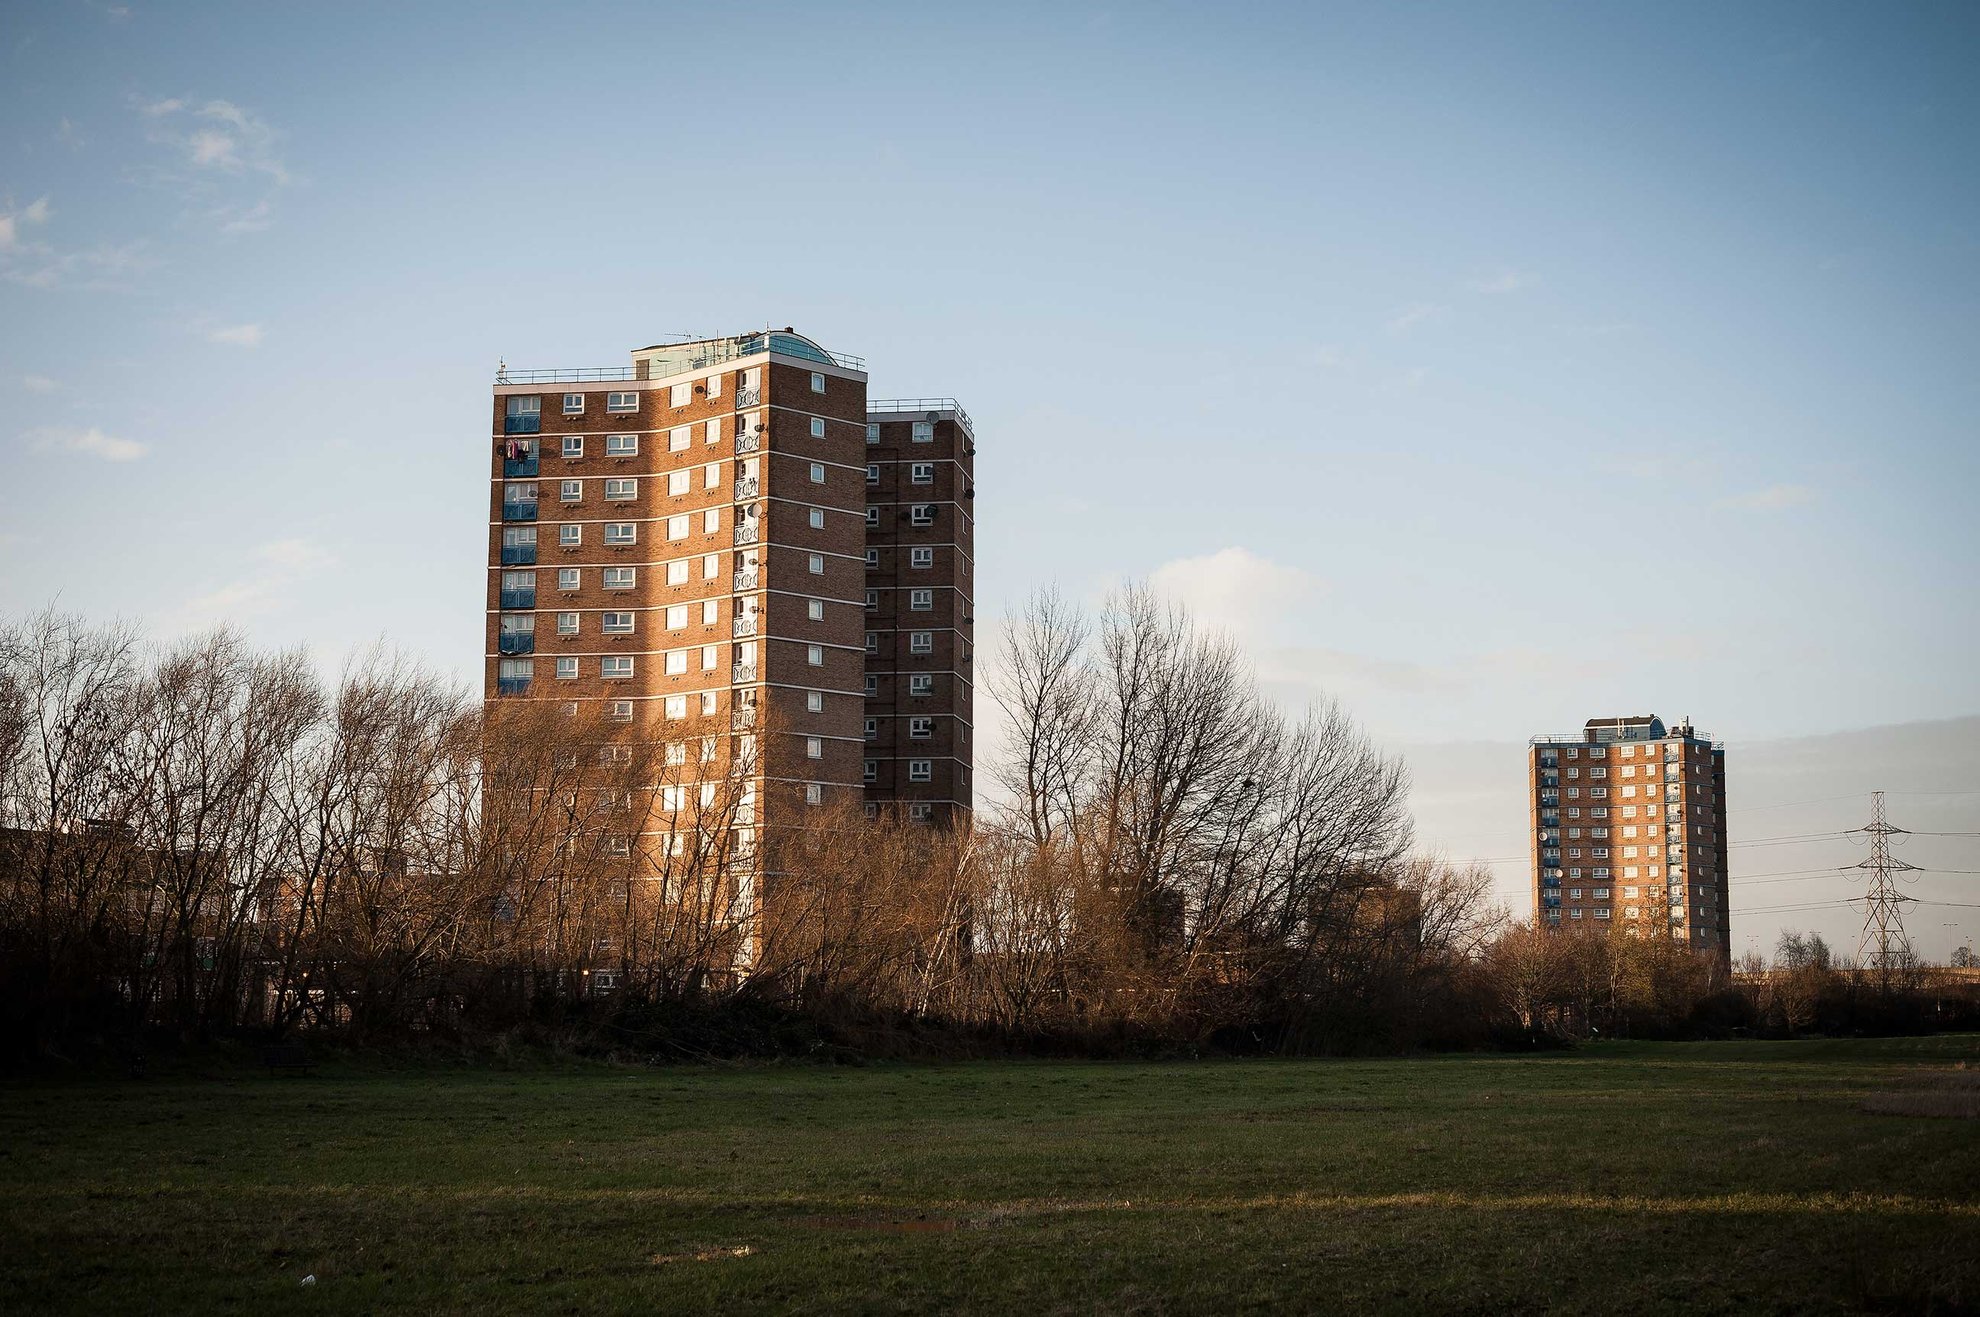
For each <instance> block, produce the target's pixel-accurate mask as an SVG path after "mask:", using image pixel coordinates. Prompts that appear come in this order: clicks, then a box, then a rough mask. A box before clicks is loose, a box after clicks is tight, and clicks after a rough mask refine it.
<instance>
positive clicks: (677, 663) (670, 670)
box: [663, 649, 688, 677]
mask: <svg viewBox="0 0 1980 1317" xmlns="http://www.w3.org/2000/svg"><path fill="white" fill-rule="evenodd" d="M687 661H688V652H687V651H686V650H684V649H670V650H668V651H667V659H666V662H665V664H664V665H663V666H664V667H665V669H666V673H667V675H668V676H670V677H678V676H681V675H682V674H683V673H685V672H686V671H687Z"/></svg>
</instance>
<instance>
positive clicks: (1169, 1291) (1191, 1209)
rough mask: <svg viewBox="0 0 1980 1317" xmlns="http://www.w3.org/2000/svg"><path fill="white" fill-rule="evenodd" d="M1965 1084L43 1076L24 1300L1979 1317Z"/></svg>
mask: <svg viewBox="0 0 1980 1317" xmlns="http://www.w3.org/2000/svg"><path fill="white" fill-rule="evenodd" d="M1961 1062H1964V1063H1965V1064H1966V1065H1968V1066H1969V1067H1970V1066H1974V1065H1976V1064H1980V1039H1976V1038H1942V1039H1912V1040H1888V1041H1867V1042H1801V1043H1698V1044H1686V1043H1672V1044H1607V1045H1602V1046H1598V1047H1591V1048H1586V1049H1583V1050H1582V1051H1580V1052H1577V1053H1574V1054H1571V1055H1559V1056H1546V1057H1457V1058H1424V1059H1410V1060H1382V1061H1297V1062H1275V1061H1253V1062H1202V1063H1195V1064H1168V1065H1126V1064H1061V1063H1009V1064H992V1063H983V1064H969V1065H944V1066H925V1067H921V1066H915V1067H909V1066H886V1067H871V1068H836V1069H827V1068H811V1067H751V1068H733V1069H731V1068H723V1069H698V1068H697V1069H676V1070H658V1071H647V1070H640V1071H635V1070H625V1069H615V1068H606V1067H595V1068H561V1069H540V1070H489V1069H467V1068H458V1069H438V1070H413V1069H393V1068H390V1067H387V1066H383V1065H379V1064H363V1063H358V1062H341V1063H332V1064H330V1065H328V1066H326V1067H325V1068H323V1069H321V1070H319V1071H318V1072H317V1073H316V1074H315V1075H313V1076H288V1077H280V1078H269V1077H267V1076H265V1075H263V1074H260V1073H257V1072H252V1071H240V1072H234V1073H231V1074H227V1075H223V1076H220V1077H202V1078H192V1077H184V1078H163V1077H160V1078H153V1079H149V1080H145V1081H141V1082H135V1083H110V1082H98V1083H65V1084H59V1085H57V1084H50V1083H46V1082H42V1083H33V1084H16V1085H10V1086H7V1087H4V1088H0V1262H4V1266H0V1310H6V1311H41V1310H67V1311H92V1312H103V1311H139V1310H142V1311H194V1310H197V1311H211V1310H215V1309H220V1310H234V1311H243V1310H248V1311H257V1312H258V1311H274V1310H281V1311H297V1312H309V1311H324V1312H367V1311H378V1310H386V1309H424V1310H430V1311H457V1310H464V1309H470V1308H471V1309H475V1310H478V1311H481V1312H507V1311H519V1310H520V1311H573V1312H575V1311H583V1312H595V1311H615V1310H618V1311H627V1312H635V1311H637V1312H654V1311H683V1310H686V1311H695V1310H704V1309H713V1308H716V1307H718V1306H719V1307H721V1308H724V1309H728V1310H755V1311H763V1310H782V1309H809V1310H828V1309H829V1310H843V1309H862V1310H879V1311H917V1312H918V1311H929V1310H937V1309H964V1310H978V1311H1003V1310H1013V1309H1016V1310H1023V1311H1026V1312H1028V1313H1042V1312H1084V1311H1091V1310H1096V1309H1097V1310H1106V1311H1127V1310H1141V1311H1211V1310H1215V1311H1233V1310H1244V1309H1261V1308H1268V1307H1294V1308H1304V1309H1321V1310H1341V1309H1361V1308H1382V1309H1394V1310H1423V1309H1436V1310H1446V1311H1470V1312H1497V1311H1504V1310H1507V1309H1525V1310H1532V1309H1546V1308H1552V1309H1556V1310H1560V1311H1575V1312H1586V1311H1613V1312H1632V1311H1660V1310H1662V1311H1668V1310H1679V1309H1685V1310H1697V1311H1722V1312H1735V1311H1736V1312H1743V1313H1744V1312H1754V1311H1793V1312H1811V1311H1853V1310H1854V1311H1860V1310H1866V1309H1868V1310H1876V1311H1893V1312H1913V1311H1921V1310H1939V1311H1960V1310H1962V1309H1966V1308H1970V1307H1972V1306H1975V1305H1980V1121H1976V1120H1972V1119H1958V1118H1928V1117H1921V1116H1910V1115H1885V1114H1870V1113H1868V1112H1866V1111H1865V1110H1863V1104H1864V1102H1865V1101H1866V1100H1867V1099H1871V1098H1873V1097H1874V1095H1878V1094H1890V1093H1913V1092H1918V1091H1929V1088H1930V1085H1931V1084H1932V1083H1933V1082H1934V1077H1935V1075H1937V1076H1938V1077H1939V1078H1941V1079H1943V1078H1944V1072H1946V1071H1947V1070H1948V1069H1949V1068H1950V1067H1952V1066H1954V1065H1955V1064H1958V1063H1961ZM1971 1073H1972V1072H1971V1071H1970V1070H1969V1071H1968V1074H1969V1075H1970V1074H1971ZM305 1275H314V1276H315V1277H316V1283H315V1284H314V1285H312V1286H308V1287H304V1286H302V1285H301V1284H300V1282H301V1280H302V1278H303V1277H304V1276H305Z"/></svg>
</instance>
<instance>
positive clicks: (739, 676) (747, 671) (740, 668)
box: [729, 663, 756, 682]
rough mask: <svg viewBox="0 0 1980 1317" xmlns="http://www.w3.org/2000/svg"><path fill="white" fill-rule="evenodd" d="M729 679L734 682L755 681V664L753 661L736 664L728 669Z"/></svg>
mask: <svg viewBox="0 0 1980 1317" xmlns="http://www.w3.org/2000/svg"><path fill="white" fill-rule="evenodd" d="M729 680H730V681H734V682H744V681H755V680H756V665H755V664H754V663H738V664H736V665H735V666H733V667H731V668H730V669H729Z"/></svg>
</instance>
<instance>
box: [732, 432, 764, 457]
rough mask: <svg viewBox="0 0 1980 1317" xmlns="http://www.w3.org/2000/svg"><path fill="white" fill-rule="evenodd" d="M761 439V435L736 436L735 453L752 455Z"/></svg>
mask: <svg viewBox="0 0 1980 1317" xmlns="http://www.w3.org/2000/svg"><path fill="white" fill-rule="evenodd" d="M762 437H763V436H761V435H756V434H739V435H737V436H736V451H737V452H738V453H753V452H755V451H756V448H757V444H758V443H759V442H760V441H761V440H762Z"/></svg>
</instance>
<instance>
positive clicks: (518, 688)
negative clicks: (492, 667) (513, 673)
mask: <svg viewBox="0 0 1980 1317" xmlns="http://www.w3.org/2000/svg"><path fill="white" fill-rule="evenodd" d="M495 693H496V694H497V695H527V694H528V693H529V678H528V677H497V678H496V679H495Z"/></svg>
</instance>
